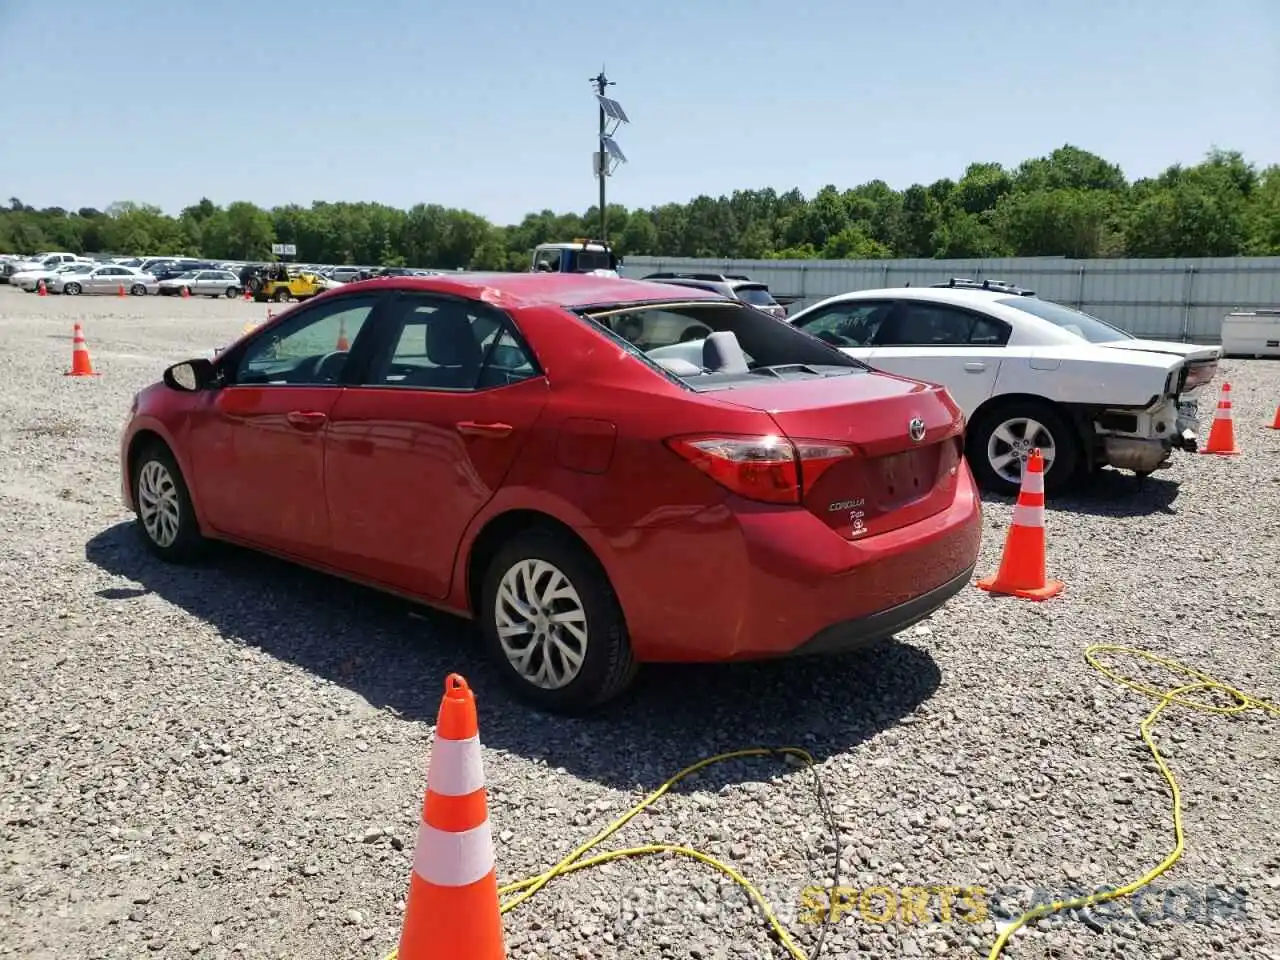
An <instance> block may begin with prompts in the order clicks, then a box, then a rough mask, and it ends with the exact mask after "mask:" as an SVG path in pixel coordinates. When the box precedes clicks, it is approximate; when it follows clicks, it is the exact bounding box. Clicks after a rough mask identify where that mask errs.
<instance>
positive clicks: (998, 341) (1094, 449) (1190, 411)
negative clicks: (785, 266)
mask: <svg viewBox="0 0 1280 960" xmlns="http://www.w3.org/2000/svg"><path fill="white" fill-rule="evenodd" d="M790 322H791V323H792V324H794V325H795V326H796V327H799V328H800V329H802V330H805V331H807V332H809V333H811V334H813V335H814V336H816V337H819V338H821V339H823V340H825V341H827V342H828V343H830V344H832V345H834V346H836V347H838V348H840V349H841V350H842V351H843V352H845V353H847V354H848V355H849V356H851V357H856V358H858V359H859V360H863V361H865V362H866V363H868V364H870V365H871V366H872V367H875V368H876V369H878V370H885V371H888V372H890V373H896V374H899V375H901V376H907V377H914V378H916V379H919V380H924V381H927V382H929V383H938V384H942V385H943V386H945V387H946V388H947V390H948V391H949V392H950V393H951V395H952V396H953V397H954V398H955V400H956V402H957V403H958V404H959V405H960V408H961V409H962V410H963V411H964V413H965V416H966V418H967V420H968V456H969V461H970V464H971V465H972V467H973V470H974V473H975V474H976V475H977V477H978V479H979V481H980V482H981V483H983V484H984V485H985V486H987V487H989V488H991V489H994V490H997V491H1000V492H1005V493H1013V492H1015V491H1016V490H1017V488H1018V485H1019V483H1020V481H1021V476H1022V465H1023V464H1024V463H1025V462H1026V459H1027V456H1028V455H1029V453H1030V451H1031V450H1032V449H1033V448H1035V447H1040V449H1041V450H1042V451H1043V454H1044V460H1045V487H1046V489H1048V490H1050V491H1055V492H1056V491H1060V490H1063V489H1065V488H1067V487H1068V486H1070V485H1071V484H1072V483H1073V482H1074V481H1075V480H1077V479H1078V478H1080V477H1081V476H1082V474H1084V473H1085V472H1087V471H1091V470H1093V469H1095V468H1097V467H1100V466H1107V465H1109V466H1113V467H1119V468H1122V469H1127V470H1131V471H1133V472H1135V473H1137V474H1138V475H1140V476H1145V475H1147V474H1149V473H1151V472H1152V471H1154V470H1159V469H1161V468H1163V467H1166V466H1168V464H1169V462H1170V458H1171V456H1172V453H1173V451H1175V450H1185V451H1191V452H1194V451H1195V450H1196V449H1197V446H1198V437H1197V430H1198V423H1197V416H1198V398H1199V395H1200V392H1201V391H1202V389H1203V388H1204V387H1205V386H1206V385H1207V384H1208V383H1209V382H1210V381H1211V380H1212V379H1213V377H1214V375H1215V374H1216V372H1217V367H1218V360H1219V357H1220V355H1221V349H1220V348H1219V347H1216V346H1197V345H1194V344H1186V343H1171V342H1165V341H1156V340H1140V339H1137V338H1135V337H1133V336H1131V335H1130V334H1128V333H1126V332H1124V331H1123V330H1121V329H1119V328H1118V327H1115V326H1112V325H1111V324H1109V323H1106V322H1104V321H1102V320H1099V319H1098V318H1097V317H1093V316H1090V315H1088V314H1086V313H1083V312H1081V311H1079V310H1075V309H1073V308H1071V307H1067V306H1063V305H1062V304H1060V303H1055V302H1053V301H1050V300H1044V299H1041V298H1039V297H1037V296H1035V295H1034V293H1032V292H1031V291H1028V290H1023V289H1021V288H1019V287H1016V286H1014V285H1012V284H1007V283H999V282H994V281H972V280H964V279H957V280H951V281H947V282H946V283H943V284H938V285H935V286H932V287H907V288H902V289H886V290H859V291H857V292H855V293H846V294H841V295H839V296H835V297H830V298H828V299H826V300H823V301H821V302H820V303H816V304H814V305H813V306H811V307H809V308H808V309H806V310H802V311H800V312H798V313H796V314H795V315H793V316H792V317H791V318H790Z"/></svg>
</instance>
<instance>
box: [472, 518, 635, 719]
mask: <svg viewBox="0 0 1280 960" xmlns="http://www.w3.org/2000/svg"><path fill="white" fill-rule="evenodd" d="M479 613H480V618H479V619H480V626H481V629H482V631H483V633H484V636H485V640H486V645H487V646H488V648H489V652H490V655H491V656H492V657H493V659H494V660H495V661H496V662H497V664H498V668H499V670H500V671H501V672H502V675H503V677H504V679H505V680H506V681H507V682H508V683H509V684H510V685H511V686H512V687H514V688H515V690H516V691H517V693H518V694H519V695H520V696H522V697H523V698H524V699H526V700H528V701H530V702H531V703H533V704H535V705H537V706H539V707H542V708H544V709H548V710H554V711H557V712H562V713H574V712H578V711H580V710H584V709H589V708H591V707H594V706H597V705H599V704H602V703H604V702H605V701H607V700H610V699H612V698H614V697H615V696H617V695H618V694H620V693H621V692H622V691H623V690H624V689H625V688H626V687H627V685H628V684H629V683H630V682H631V679H632V678H633V676H634V675H635V662H634V660H633V659H632V656H631V644H630V641H629V638H628V636H627V628H626V624H625V622H624V621H623V617H622V611H621V609H620V608H619V606H618V601H617V597H616V596H615V595H614V592H613V588H612V587H611V586H610V585H609V581H608V579H607V578H606V577H605V575H604V572H603V571H602V570H601V569H600V567H599V564H598V563H597V562H596V561H595V558H594V557H592V556H591V555H590V554H588V553H587V552H586V551H585V550H584V549H583V548H582V547H580V546H579V545H578V544H576V543H574V542H573V541H572V539H571V538H569V537H567V536H564V535H560V534H557V533H555V532H553V531H550V530H546V529H532V530H528V531H525V532H523V533H521V534H518V535H517V536H515V537H514V538H512V539H511V540H510V541H508V542H507V543H506V544H504V545H503V546H502V547H501V548H499V549H498V551H497V553H496V554H495V555H494V557H493V559H492V560H491V561H490V563H489V568H488V572H487V573H486V575H485V578H484V585H483V589H482V592H481V599H480V610H479Z"/></svg>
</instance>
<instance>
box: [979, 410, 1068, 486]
mask: <svg viewBox="0 0 1280 960" xmlns="http://www.w3.org/2000/svg"><path fill="white" fill-rule="evenodd" d="M1037 447H1039V448H1040V454H1041V456H1042V457H1044V470H1045V473H1048V472H1049V467H1050V466H1052V464H1053V459H1054V457H1055V455H1056V454H1057V449H1056V446H1055V444H1054V439H1053V434H1052V433H1050V432H1049V429H1048V428H1047V427H1046V426H1045V425H1044V424H1042V423H1041V422H1040V421H1038V420H1035V419H1033V418H1031V417H1014V418H1012V419H1010V420H1006V421H1004V422H1003V423H1001V424H1000V425H999V426H998V427H996V428H995V429H994V430H992V431H991V436H989V437H988V438H987V462H988V463H989V464H991V469H992V470H993V471H995V473H996V475H997V476H999V477H1000V478H1001V479H1003V480H1006V481H1008V482H1009V483H1012V484H1015V485H1017V484H1020V483H1022V469H1023V466H1024V465H1025V464H1026V462H1027V460H1028V459H1029V458H1030V457H1031V451H1032V450H1034V449H1036V448H1037Z"/></svg>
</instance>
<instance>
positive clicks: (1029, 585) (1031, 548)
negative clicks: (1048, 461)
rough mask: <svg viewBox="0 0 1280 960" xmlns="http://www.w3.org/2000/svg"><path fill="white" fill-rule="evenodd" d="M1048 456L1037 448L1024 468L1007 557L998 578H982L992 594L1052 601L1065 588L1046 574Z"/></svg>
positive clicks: (1006, 541) (1006, 542)
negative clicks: (1046, 465)
mask: <svg viewBox="0 0 1280 960" xmlns="http://www.w3.org/2000/svg"><path fill="white" fill-rule="evenodd" d="M1044 546H1045V538H1044V457H1043V456H1042V455H1041V453H1040V448H1039V447H1037V448H1036V449H1035V450H1033V451H1031V456H1030V457H1029V458H1028V459H1027V465H1026V468H1025V469H1023V471H1022V487H1021V489H1019V490H1018V502H1017V503H1016V504H1015V505H1014V508H1013V524H1012V526H1010V527H1009V533H1008V535H1007V536H1006V538H1005V542H1004V556H1002V557H1001V558H1000V569H999V570H998V571H996V575H995V576H994V577H986V578H985V579H982V580H979V581H978V586H979V587H980V588H981V589H983V590H986V591H987V592H988V593H1003V594H1006V595H1008V596H1011V597H1021V598H1022V599H1024V600H1048V599H1049V598H1050V597H1056V596H1057V595H1058V594H1060V593H1061V592H1062V591H1063V583H1062V581H1061V580H1050V579H1048V577H1047V576H1046V575H1045V557H1044Z"/></svg>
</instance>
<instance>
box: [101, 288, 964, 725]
mask: <svg viewBox="0 0 1280 960" xmlns="http://www.w3.org/2000/svg"><path fill="white" fill-rule="evenodd" d="M695 340H696V341H699V342H700V343H701V354H700V356H701V362H700V363H693V362H690V361H689V359H687V354H688V348H689V347H690V346H691V341H695ZM664 348H665V349H664ZM664 354H665V356H664ZM676 354H685V355H686V357H685V358H684V359H673V358H672V357H673V356H674V355H676ZM962 433H963V418H962V415H961V413H960V411H959V409H958V408H957V406H956V404H955V403H954V402H953V401H952V399H951V397H950V396H949V395H948V394H947V392H946V391H945V390H944V389H943V388H941V387H936V386H931V385H927V384H923V383H918V382H916V381H912V380H906V379H902V378H899V377H894V376H890V375H887V374H881V373H877V372H873V371H871V370H870V369H869V368H867V367H866V366H865V365H863V364H861V363H860V362H858V361H857V360H854V359H852V358H851V357H848V356H846V355H845V354H843V353H841V352H840V351H839V350H836V349H835V348H833V347H831V346H829V345H828V344H826V343H824V342H823V341H821V340H819V339H817V338H815V337H812V336H810V335H809V334H807V333H805V332H803V331H801V330H798V329H796V328H795V327H792V326H790V325H788V324H787V323H785V322H781V321H779V320H777V319H775V318H773V317H771V316H769V315H768V314H765V313H763V312H761V311H759V310H756V309H754V308H752V307H750V306H748V305H746V304H744V303H741V302H738V301H734V300H727V299H725V298H722V297H719V296H717V295H715V294H713V293H708V292H703V291H699V290H678V289H675V288H673V287H671V286H670V285H668V284H657V283H644V282H639V281H632V280H620V279H616V278H612V277H599V276H585V275H571V274H532V273H531V274H454V275H449V274H445V275H441V276H434V277H426V278H417V277H395V278H391V279H386V280H373V281H369V282H366V283H361V284H355V285H350V286H346V287H342V288H338V289H334V290H331V291H329V292H327V293H324V294H322V295H320V296H318V297H315V298H314V299H312V300H309V301H308V302H306V303H304V304H301V305H299V306H297V307H295V308H294V309H292V310H289V311H287V312H285V313H282V314H280V315H279V316H278V317H276V318H275V320H274V321H272V322H270V323H268V324H266V325H265V326H263V327H261V328H259V329H257V330H255V331H254V332H252V333H250V334H249V335H247V336H245V337H243V338H242V339H241V340H239V341H238V342H236V343H235V344H234V345H232V346H231V347H230V348H228V349H227V350H225V351H224V352H223V353H221V354H220V355H219V356H218V357H217V358H216V359H214V360H212V361H210V360H206V359H197V360H190V361H187V362H184V363H180V364H176V365H175V366H173V367H170V368H169V369H168V370H166V371H165V374H164V380H163V382H162V383H157V384H154V385H152V386H150V387H147V388H146V389H144V390H143V391H142V392H140V393H139V394H138V395H137V397H135V399H134V403H133V408H132V411H131V414H130V419H129V423H128V426H127V428H126V429H125V433H124V436H123V438H122V443H121V449H120V456H121V468H122V493H123V496H124V499H125V502H126V504H127V505H128V507H129V508H130V509H131V510H134V511H135V512H136V514H137V517H138V521H139V523H138V527H139V529H140V531H141V533H142V537H143V541H144V543H145V544H146V545H147V546H148V547H149V548H150V549H151V550H152V551H153V552H154V553H156V554H157V555H159V556H160V557H162V558H164V559H166V560H172V561H183V560H187V559H190V558H193V557H195V556H196V555H197V554H198V553H199V551H200V548H201V547H202V545H204V544H206V543H207V542H208V541H209V540H211V539H215V540H225V541H231V542H235V543H238V544H241V545H243V546H248V547H251V548H254V549H258V550H262V551H266V552H269V553H272V554H276V555H278V556H280V557H283V558H286V559H289V560H293V561H295V562H299V563H302V564H306V565H308V566H311V567H314V568H317V569H319V570H322V571H327V572H329V573H332V574H336V575H338V576H341V577H345V578H348V579H350V580H354V581H358V582H361V583H364V584H368V585H371V586H374V587H377V588H380V589H384V590H387V591H391V592H394V593H397V594H402V595H405V596H408V597H411V598H413V599H415V600H418V601H421V602H424V603H427V604H431V605H433V606H436V607H440V608H442V609H445V610H449V611H451V612H454V613H457V614H461V615H463V616H466V617H471V618H474V619H476V620H478V621H479V626H480V629H481V631H482V633H483V636H484V638H485V641H486V644H487V646H488V647H489V648H490V650H491V652H492V654H493V655H494V657H495V659H496V661H497V663H498V664H499V669H500V670H501V672H502V673H503V674H504V676H505V677H507V679H508V680H509V681H511V682H512V683H513V684H514V686H515V687H516V689H517V690H519V691H521V692H522V693H523V694H524V695H525V696H527V697H528V698H530V699H531V700H533V701H534V702H535V703H537V704H539V705H541V706H543V707H546V708H550V709H557V710H571V709H580V708H585V707H590V706H592V705H595V704H598V703H602V702H603V701H605V700H607V699H609V698H611V697H613V696H615V695H616V694H618V693H619V692H621V691H622V689H623V688H624V687H625V686H626V685H627V684H628V682H629V681H630V679H631V678H632V676H633V675H634V673H635V669H636V665H637V664H639V663H642V662H656V661H667V662H672V661H685V662H692V661H702V662H707V661H725V660H742V659H757V658H767V657H780V656H786V655H792V654H807V653H829V652H836V651H840V650H846V649H849V648H851V647H856V646H859V645H865V644H868V643H871V642H874V641H876V640H879V639H882V638H884V637H887V636H889V635H890V634H893V633H895V632H897V631H899V630H902V629H903V628H905V627H907V626H909V625H910V624H912V623H914V622H916V621H918V620H920V619H922V618H923V617H925V616H927V615H928V614H930V613H931V612H933V611H934V610H936V609H937V608H938V607H939V606H940V605H942V604H943V603H944V602H946V600H947V599H948V598H950V597H951V596H953V595H954V594H955V593H956V592H957V591H959V590H960V589H961V588H962V587H963V586H964V585H965V584H966V583H967V582H968V580H969V578H970V576H971V574H972V572H973V567H974V564H975V561H976V558H977V552H978V545H979V538H980V526H981V507H980V504H979V500H978V497H977V494H976V493H975V490H974V484H973V479H972V477H971V475H970V473H969V468H968V467H967V466H966V465H965V462H964V459H963V457H962V456H961V452H962Z"/></svg>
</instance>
